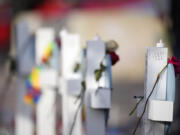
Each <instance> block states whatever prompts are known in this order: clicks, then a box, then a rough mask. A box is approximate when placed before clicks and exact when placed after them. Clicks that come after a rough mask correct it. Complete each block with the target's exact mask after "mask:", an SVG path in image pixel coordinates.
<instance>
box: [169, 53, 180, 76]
mask: <svg viewBox="0 0 180 135" xmlns="http://www.w3.org/2000/svg"><path fill="white" fill-rule="evenodd" d="M168 63H170V64H173V65H174V70H175V75H176V76H177V75H178V74H180V60H178V59H177V58H176V57H174V56H172V57H171V58H170V59H169V60H168Z"/></svg>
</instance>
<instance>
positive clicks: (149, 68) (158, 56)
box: [142, 43, 168, 135]
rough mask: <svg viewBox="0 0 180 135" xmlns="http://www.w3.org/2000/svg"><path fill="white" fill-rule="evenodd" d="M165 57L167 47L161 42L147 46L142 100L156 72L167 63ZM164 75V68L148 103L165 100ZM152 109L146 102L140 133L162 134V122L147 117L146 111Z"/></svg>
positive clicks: (146, 134)
mask: <svg viewBox="0 0 180 135" xmlns="http://www.w3.org/2000/svg"><path fill="white" fill-rule="evenodd" d="M167 57H168V49H167V48H166V47H164V45H163V44H162V43H159V44H157V46H155V47H148V48H147V52H146V81H145V93H144V97H145V98H144V100H146V99H147V98H148V96H149V94H150V92H151V90H152V88H153V86H154V83H155V81H156V78H157V76H158V74H159V73H160V71H161V70H162V69H163V68H164V67H165V66H166V65H167ZM166 76H167V71H166V70H165V71H164V72H163V73H162V75H161V77H160V80H159V81H158V83H157V85H156V87H155V89H154V92H153V94H152V96H151V97H150V99H149V103H150V102H151V101H152V100H156V101H165V100H166ZM152 103H153V102H152ZM161 107H162V106H161ZM152 111H153V110H152V109H150V108H149V104H148V107H147V110H146V112H145V114H144V117H143V124H142V126H143V131H142V135H164V124H163V123H162V122H158V121H152V120H150V119H149V116H148V112H152Z"/></svg>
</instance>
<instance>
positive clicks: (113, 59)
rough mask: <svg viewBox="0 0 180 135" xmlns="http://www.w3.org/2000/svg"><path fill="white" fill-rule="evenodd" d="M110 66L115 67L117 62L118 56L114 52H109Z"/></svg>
mask: <svg viewBox="0 0 180 135" xmlns="http://www.w3.org/2000/svg"><path fill="white" fill-rule="evenodd" d="M109 55H110V57H111V62H112V65H115V64H116V63H117V62H118V61H119V56H118V55H117V54H116V53H115V52H109Z"/></svg>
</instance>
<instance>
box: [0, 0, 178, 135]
mask: <svg viewBox="0 0 180 135" xmlns="http://www.w3.org/2000/svg"><path fill="white" fill-rule="evenodd" d="M179 10H180V1H179V0H0V75H1V77H0V135H14V125H15V113H16V109H17V106H16V102H17V101H16V99H17V89H16V76H17V74H18V72H17V68H16V65H17V64H16V58H17V56H18V55H20V54H17V51H16V32H15V29H16V26H17V25H18V24H19V23H21V22H23V21H26V22H27V24H28V27H29V29H30V30H29V31H30V34H31V35H33V34H34V32H35V31H36V29H37V28H39V27H41V26H50V27H53V28H55V30H56V34H57V36H58V34H59V30H61V29H62V28H66V29H68V31H69V32H73V33H78V34H80V36H81V45H82V46H85V44H86V41H87V40H90V39H93V37H94V36H95V35H96V34H98V35H100V36H101V38H102V39H103V40H105V41H107V40H111V39H113V40H115V41H117V42H118V44H119V49H118V55H119V56H120V62H119V63H117V64H116V65H115V66H113V68H112V70H113V71H112V72H113V86H114V91H113V98H112V100H113V101H112V108H111V111H110V119H109V125H108V127H109V129H108V132H109V134H110V135H130V134H131V132H132V129H133V128H134V125H135V123H136V121H137V118H136V115H135V114H134V115H133V116H131V117H130V116H129V115H128V114H129V112H130V111H131V109H132V108H133V107H134V105H135V103H136V100H135V99H134V98H133V96H135V95H138V96H140V95H143V91H144V76H145V74H144V73H145V51H146V47H147V46H154V45H155V44H156V43H157V42H159V40H160V39H162V40H163V42H164V43H165V44H166V46H167V47H168V49H169V56H172V55H174V56H176V57H177V58H180V45H179V44H180V15H179V13H180V11H179ZM18 53H19V52H18ZM176 84H177V89H176V101H175V112H174V122H173V124H172V130H171V135H179V134H180V107H179V106H178V103H180V101H179V100H180V98H179V97H180V81H179V79H177V83H176ZM60 120H61V119H60ZM57 124H58V123H57ZM59 125H60V126H57V128H61V124H59ZM59 131H60V130H59ZM58 134H60V133H58Z"/></svg>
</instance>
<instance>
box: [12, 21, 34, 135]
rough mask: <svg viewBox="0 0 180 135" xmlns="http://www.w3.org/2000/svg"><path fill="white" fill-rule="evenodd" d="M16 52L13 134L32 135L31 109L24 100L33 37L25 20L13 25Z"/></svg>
mask: <svg viewBox="0 0 180 135" xmlns="http://www.w3.org/2000/svg"><path fill="white" fill-rule="evenodd" d="M15 34H16V35H15V36H16V39H15V40H16V53H17V66H18V68H17V71H18V73H17V80H16V84H17V86H16V89H17V108H16V109H17V111H16V115H15V135H33V134H34V122H33V109H32V107H31V106H29V105H27V104H26V103H25V102H24V95H25V93H26V86H25V84H26V80H27V77H28V74H29V73H30V72H31V69H32V67H33V66H34V64H35V62H34V56H33V54H34V39H33V36H31V32H30V29H29V26H28V23H27V21H26V20H22V21H20V22H19V23H17V24H16V26H15Z"/></svg>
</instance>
